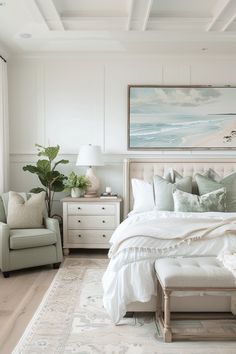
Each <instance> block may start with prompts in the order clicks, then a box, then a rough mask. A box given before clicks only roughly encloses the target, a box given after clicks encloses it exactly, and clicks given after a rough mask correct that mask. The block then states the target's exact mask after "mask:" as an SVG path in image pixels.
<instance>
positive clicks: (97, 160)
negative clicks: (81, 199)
mask: <svg viewBox="0 0 236 354" xmlns="http://www.w3.org/2000/svg"><path fill="white" fill-rule="evenodd" d="M76 165H77V166H89V167H88V169H87V171H86V177H87V178H88V180H89V182H90V186H89V187H88V189H87V191H86V193H85V195H84V196H85V197H86V198H94V197H96V196H97V192H98V189H99V187H100V181H99V179H98V177H97V176H96V175H95V173H94V170H93V167H92V166H103V165H104V163H103V159H102V152H101V148H100V146H97V145H91V144H89V145H82V146H81V147H80V151H79V154H78V158H77V161H76Z"/></svg>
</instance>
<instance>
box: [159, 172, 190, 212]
mask: <svg viewBox="0 0 236 354" xmlns="http://www.w3.org/2000/svg"><path fill="white" fill-rule="evenodd" d="M153 180H154V195H155V206H156V209H157V210H168V211H173V210H174V199H173V191H174V190H175V189H180V190H181V191H184V192H187V193H191V192H192V177H183V178H180V179H179V180H178V181H176V183H171V182H169V181H167V180H166V179H165V178H162V177H161V176H158V175H156V176H154V178H153Z"/></svg>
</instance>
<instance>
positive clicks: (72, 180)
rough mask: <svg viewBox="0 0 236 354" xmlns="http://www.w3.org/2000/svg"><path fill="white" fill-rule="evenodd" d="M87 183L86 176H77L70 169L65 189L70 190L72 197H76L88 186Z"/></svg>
mask: <svg viewBox="0 0 236 354" xmlns="http://www.w3.org/2000/svg"><path fill="white" fill-rule="evenodd" d="M89 184H90V183H89V180H88V179H87V178H86V176H84V175H81V176H79V175H77V174H76V173H75V172H73V171H72V172H71V173H70V174H69V176H68V178H67V181H66V184H65V190H70V192H71V196H72V198H78V197H80V196H81V195H82V194H83V192H84V191H85V190H86V189H87V188H88V187H89Z"/></svg>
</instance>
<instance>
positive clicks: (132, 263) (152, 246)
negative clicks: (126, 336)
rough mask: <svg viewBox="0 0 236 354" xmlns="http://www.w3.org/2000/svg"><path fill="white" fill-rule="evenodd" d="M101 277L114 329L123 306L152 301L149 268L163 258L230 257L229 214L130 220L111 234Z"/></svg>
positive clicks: (234, 232) (233, 227)
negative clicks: (105, 264)
mask: <svg viewBox="0 0 236 354" xmlns="http://www.w3.org/2000/svg"><path fill="white" fill-rule="evenodd" d="M110 242H111V249H110V252H109V257H110V258H111V260H110V263H109V265H108V268H107V270H106V272H105V274H104V276H103V288H104V297H103V303H104V307H105V308H106V310H107V312H108V313H109V315H110V316H111V318H112V320H113V321H114V322H115V323H118V322H119V321H120V319H121V318H122V317H123V316H124V315H125V313H126V308H127V305H128V304H129V303H132V302H135V301H140V302H148V301H149V300H150V299H151V296H152V295H156V282H155V274H154V266H153V265H154V262H155V260H156V259H157V258H158V257H165V256H177V255H178V256H193V255H194V256H204V255H207V256H218V255H219V254H220V253H222V252H230V253H233V252H236V214H235V213H181V212H158V211H155V210H154V211H152V212H147V213H139V214H134V215H132V216H130V217H129V218H128V219H126V220H125V221H123V222H122V223H121V224H120V226H119V227H118V228H117V229H116V231H115V232H114V234H113V236H112V238H111V240H110Z"/></svg>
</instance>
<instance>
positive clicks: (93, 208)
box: [68, 203, 115, 215]
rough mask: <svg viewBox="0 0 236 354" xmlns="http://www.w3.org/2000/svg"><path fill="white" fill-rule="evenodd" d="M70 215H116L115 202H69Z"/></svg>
mask: <svg viewBox="0 0 236 354" xmlns="http://www.w3.org/2000/svg"><path fill="white" fill-rule="evenodd" d="M68 214H69V215H114V214H115V205H114V204H105V203H104V204H102V203H99V204H94V203H93V204H92V203H70V204H68Z"/></svg>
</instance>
